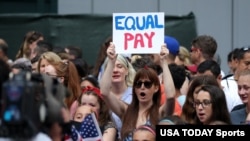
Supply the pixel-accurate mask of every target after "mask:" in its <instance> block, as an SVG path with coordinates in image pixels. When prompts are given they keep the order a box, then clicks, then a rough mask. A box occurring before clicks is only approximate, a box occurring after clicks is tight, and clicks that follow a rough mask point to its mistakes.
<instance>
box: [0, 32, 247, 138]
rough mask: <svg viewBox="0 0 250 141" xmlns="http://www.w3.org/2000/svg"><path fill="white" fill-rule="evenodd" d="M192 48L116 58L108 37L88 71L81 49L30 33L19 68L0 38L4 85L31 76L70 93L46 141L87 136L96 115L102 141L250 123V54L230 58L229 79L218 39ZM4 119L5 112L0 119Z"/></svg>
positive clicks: (174, 46)
mask: <svg viewBox="0 0 250 141" xmlns="http://www.w3.org/2000/svg"><path fill="white" fill-rule="evenodd" d="M190 42H191V44H190V50H188V49H187V48H186V47H184V46H182V45H181V44H180V43H179V41H178V40H177V39H176V38H174V37H172V36H165V38H164V43H162V46H161V50H160V52H159V54H130V55H128V54H117V53H116V47H117V46H119V45H115V44H113V43H112V38H111V37H108V38H107V39H106V40H105V41H104V42H103V44H101V46H100V49H99V54H98V58H97V60H96V63H95V64H94V66H93V67H90V65H89V64H88V63H87V62H86V61H85V60H84V59H83V56H82V48H81V47H78V46H74V45H70V46H65V47H55V46H54V45H53V44H51V43H50V42H49V41H47V40H46V37H44V36H43V34H42V33H40V32H38V31H29V32H27V34H26V35H25V37H24V40H23V42H22V44H21V46H20V49H19V51H18V52H17V55H16V58H15V59H14V60H13V61H12V60H11V59H10V58H9V57H8V55H7V54H8V49H9V47H8V43H7V42H6V41H5V40H4V39H0V63H1V65H0V74H1V77H0V83H1V86H2V85H3V84H4V83H5V82H6V81H8V79H9V77H8V76H9V74H10V73H11V74H14V75H15V74H18V73H20V72H24V71H25V72H30V73H37V74H43V75H46V76H49V77H50V78H52V79H54V80H57V81H58V82H59V83H60V84H62V85H63V86H65V88H67V90H68V93H69V94H68V95H67V96H65V98H64V99H63V107H62V109H58V110H59V111H61V112H60V113H61V115H60V116H61V117H62V119H63V124H60V123H59V121H58V123H56V122H55V123H52V124H51V125H50V130H48V131H43V130H41V132H42V133H43V134H44V136H46V139H47V140H54V141H57V140H58V141H62V140H63V141H69V140H70V139H71V140H74V136H75V135H74V134H73V133H72V130H71V129H72V128H74V129H75V127H76V130H81V129H82V128H77V127H78V126H79V125H80V126H81V123H82V122H83V121H84V119H85V117H86V116H87V115H88V114H90V113H94V114H95V117H96V120H97V122H98V124H99V128H100V130H101V134H102V135H101V136H102V140H103V141H139V140H144V139H147V140H150V141H154V140H155V139H156V133H155V129H156V125H190V124H192V125H193V124H197V125H218V124H220V125H243V124H249V123H250V118H249V117H250V102H248V100H249V99H250V97H249V96H248V95H249V93H250V47H240V48H235V49H234V50H232V51H231V52H230V53H228V58H227V62H228V67H229V68H230V72H229V73H224V72H223V70H222V69H221V68H220V62H218V60H217V59H216V51H217V48H218V46H217V41H216V40H215V39H214V38H213V37H212V36H210V35H199V36H197V37H196V38H194V39H193V40H192V41H190ZM1 89H2V87H1ZM1 89H0V90H1ZM0 98H2V94H1V97H0ZM1 104H4V101H3V99H1ZM3 116H4V113H3V108H1V118H0V119H1V120H2V117H3ZM1 123H2V122H0V124H1ZM79 132H84V131H79Z"/></svg>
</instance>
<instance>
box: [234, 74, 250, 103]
mask: <svg viewBox="0 0 250 141" xmlns="http://www.w3.org/2000/svg"><path fill="white" fill-rule="evenodd" d="M237 84H238V94H239V96H240V99H241V101H242V102H243V103H244V104H247V103H248V99H249V98H248V97H250V96H249V95H250V70H243V71H241V72H240V73H239V78H238V81H237Z"/></svg>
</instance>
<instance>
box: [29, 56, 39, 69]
mask: <svg viewBox="0 0 250 141" xmlns="http://www.w3.org/2000/svg"><path fill="white" fill-rule="evenodd" d="M39 58H40V56H39V55H36V56H35V57H34V58H32V59H31V60H30V62H31V67H32V72H36V73H38V61H39Z"/></svg>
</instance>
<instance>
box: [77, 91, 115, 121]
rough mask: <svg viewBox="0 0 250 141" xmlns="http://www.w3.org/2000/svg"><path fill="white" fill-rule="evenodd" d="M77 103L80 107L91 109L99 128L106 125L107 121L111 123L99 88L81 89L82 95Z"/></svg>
mask: <svg viewBox="0 0 250 141" xmlns="http://www.w3.org/2000/svg"><path fill="white" fill-rule="evenodd" d="M78 103H79V104H80V105H86V106H90V107H91V109H92V110H93V111H94V112H95V113H96V115H97V120H98V122H99V125H100V126H102V125H104V124H106V123H107V121H111V117H110V113H109V109H108V107H107V105H106V104H105V102H104V101H103V97H102V95H101V92H100V89H99V88H96V87H91V86H87V87H85V88H83V89H82V93H81V95H80V97H79V98H78Z"/></svg>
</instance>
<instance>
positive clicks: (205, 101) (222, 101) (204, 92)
mask: <svg viewBox="0 0 250 141" xmlns="http://www.w3.org/2000/svg"><path fill="white" fill-rule="evenodd" d="M193 104H194V108H195V110H196V115H197V117H198V120H197V122H196V123H197V124H200V123H201V124H210V123H211V122H212V121H216V120H219V121H224V122H225V123H228V124H231V120H230V115H229V112H228V109H227V103H226V97H225V94H224V92H223V90H222V89H221V88H219V87H218V86H214V85H204V86H202V87H201V88H200V89H199V91H198V93H197V95H196V97H195V99H194V103H193Z"/></svg>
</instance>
